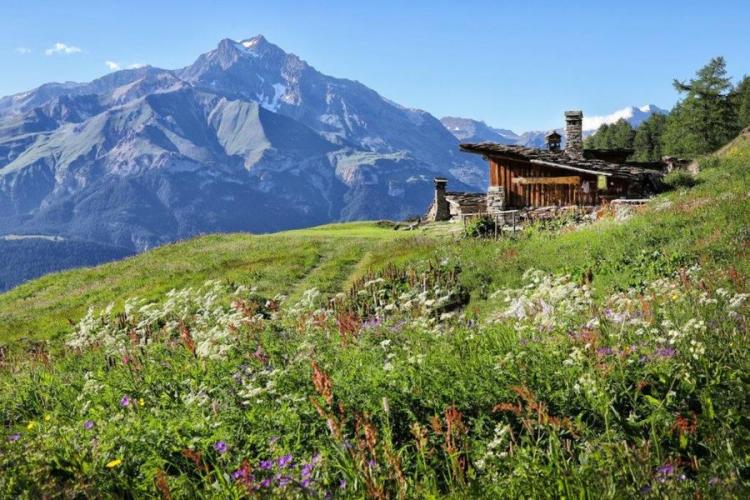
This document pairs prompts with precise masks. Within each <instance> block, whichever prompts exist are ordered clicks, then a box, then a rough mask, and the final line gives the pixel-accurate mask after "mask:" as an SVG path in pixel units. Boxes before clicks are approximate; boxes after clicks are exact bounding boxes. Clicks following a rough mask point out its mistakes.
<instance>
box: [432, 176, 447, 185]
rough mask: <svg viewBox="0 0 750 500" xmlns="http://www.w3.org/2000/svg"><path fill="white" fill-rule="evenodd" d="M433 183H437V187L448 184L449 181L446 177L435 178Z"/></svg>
mask: <svg viewBox="0 0 750 500" xmlns="http://www.w3.org/2000/svg"><path fill="white" fill-rule="evenodd" d="M433 181H434V182H435V185H438V184H448V179H446V178H445V177H435V178H434V179H433Z"/></svg>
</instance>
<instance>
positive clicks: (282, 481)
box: [279, 476, 292, 488]
mask: <svg viewBox="0 0 750 500" xmlns="http://www.w3.org/2000/svg"><path fill="white" fill-rule="evenodd" d="M291 482H292V478H291V477H288V476H282V477H280V478H279V487H281V488H283V487H284V486H286V485H287V484H289V483H291Z"/></svg>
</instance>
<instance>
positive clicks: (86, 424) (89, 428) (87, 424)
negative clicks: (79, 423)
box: [83, 420, 94, 431]
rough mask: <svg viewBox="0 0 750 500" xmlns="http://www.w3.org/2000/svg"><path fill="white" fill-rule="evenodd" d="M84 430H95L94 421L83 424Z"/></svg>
mask: <svg viewBox="0 0 750 500" xmlns="http://www.w3.org/2000/svg"><path fill="white" fill-rule="evenodd" d="M83 428H84V429H86V430H87V431H90V430H91V429H93V428H94V421H93V420H86V421H85V422H84V423H83Z"/></svg>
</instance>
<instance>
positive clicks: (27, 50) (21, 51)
mask: <svg viewBox="0 0 750 500" xmlns="http://www.w3.org/2000/svg"><path fill="white" fill-rule="evenodd" d="M15 52H16V54H31V49H30V48H28V47H16V50H15Z"/></svg>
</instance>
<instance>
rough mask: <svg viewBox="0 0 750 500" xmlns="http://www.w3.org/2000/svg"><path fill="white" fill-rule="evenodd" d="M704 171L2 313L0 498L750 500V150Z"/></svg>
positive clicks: (296, 241)
mask: <svg viewBox="0 0 750 500" xmlns="http://www.w3.org/2000/svg"><path fill="white" fill-rule="evenodd" d="M702 165H703V166H704V167H705V168H704V170H703V172H702V173H701V174H700V178H699V182H698V184H697V185H695V186H694V187H691V188H685V187H679V185H686V184H689V183H688V182H687V180H686V179H684V178H682V179H680V178H679V177H678V176H675V178H673V179H671V180H672V182H673V184H674V185H675V186H676V188H675V190H674V191H672V192H671V193H669V194H666V195H664V196H661V197H659V198H657V199H655V200H654V201H653V202H652V203H650V204H649V206H648V207H646V208H645V209H644V210H643V211H642V212H640V213H638V214H636V215H635V216H633V217H632V218H630V219H628V220H625V221H618V220H617V219H616V218H615V217H611V216H609V217H604V218H603V219H602V220H599V221H598V222H595V223H593V224H591V225H589V226H586V227H582V228H580V227H576V228H574V227H568V226H565V227H563V228H562V229H560V228H558V229H555V228H550V227H546V228H541V227H532V228H531V229H529V230H527V231H524V234H523V235H522V236H521V237H520V238H519V239H517V240H503V241H497V242H495V241H477V240H460V241H459V240H455V239H454V238H453V235H451V234H450V233H449V231H448V229H449V227H450V225H443V226H433V227H428V228H426V229H424V230H418V231H414V232H402V231H394V230H393V229H392V228H388V227H387V226H386V225H384V224H375V223H369V224H364V223H363V224H355V225H336V226H326V227H321V228H315V229H309V230H304V231H295V232H289V233H283V234H278V235H267V236H247V235H226V236H210V237H205V238H197V239H195V240H191V241H187V242H183V243H177V244H174V245H171V246H168V247H164V248H160V249H158V250H156V251H153V252H149V253H146V254H144V255H139V256H137V257H134V258H131V259H128V260H126V261H122V262H119V263H116V264H110V265H106V266H101V267H98V268H94V269H89V270H78V271H71V272H66V273H61V274H58V275H53V276H49V277H46V278H43V279H40V280H37V281H34V282H31V283H28V284H26V285H23V286H21V287H19V288H17V289H15V290H13V291H12V292H10V293H7V294H4V295H1V296H0V314H1V316H0V323H1V324H2V325H3V328H4V331H3V338H2V341H3V342H4V343H9V344H10V345H9V346H4V347H1V348H0V415H2V417H3V418H2V422H1V425H2V427H0V497H2V498H5V497H8V498H19V497H20V498H25V497H34V498H36V497H44V496H62V497H66V498H67V497H76V498H77V497H90V496H93V497H99V496H105V497H115V498H121V497H126V498H130V497H137V498H141V497H144V498H150V497H162V498H164V497H168V498H216V497H220V498H247V497H254V496H258V497H283V498H307V497H313V498H317V497H335V498H365V497H369V498H441V497H447V498H550V497H565V498H638V497H641V496H644V495H645V496H646V497H654V498H657V497H658V498H690V497H695V498H746V497H747V496H748V491H750V480H748V478H749V477H750V461H749V460H748V458H747V457H750V444H749V443H748V440H747V436H748V434H749V433H750V425H749V424H748V420H747V415H748V414H750V400H748V398H747V394H748V391H750V379H748V376H747V374H748V373H749V372H750V350H748V349H747V345H748V342H750V330H749V329H748V324H750V293H748V292H750V265H749V261H750V259H748V250H749V249H750V230H749V229H748V221H750V141H749V140H748V138H747V137H743V138H740V139H738V140H737V141H735V142H734V143H733V144H732V145H731V146H730V147H729V148H728V149H726V150H724V151H722V152H721V154H720V155H719V156H717V157H713V158H709V159H707V160H706V161H703V162H702ZM550 229H552V230H550ZM371 271H372V272H371ZM206 280H211V281H208V282H207V281H206ZM172 288H174V290H171V289H172ZM316 289H317V291H316ZM277 293H283V294H285V295H287V297H286V298H284V297H281V296H277V295H276V294H277ZM109 303H112V305H111V307H107V304H109ZM88 306H92V307H93V308H94V309H93V310H92V311H91V312H89V313H86V312H85V309H86V308H87V307H88ZM68 319H71V320H73V321H76V320H78V321H77V323H76V324H75V325H73V326H70V325H68V324H67V323H68V321H67V320H68ZM63 335H64V336H63ZM21 336H25V337H29V338H30V339H34V341H32V342H23V341H20V342H17V341H16V340H17V339H18V338H19V337H21ZM45 338H47V339H49V341H47V342H45V341H40V340H43V339H45Z"/></svg>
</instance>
